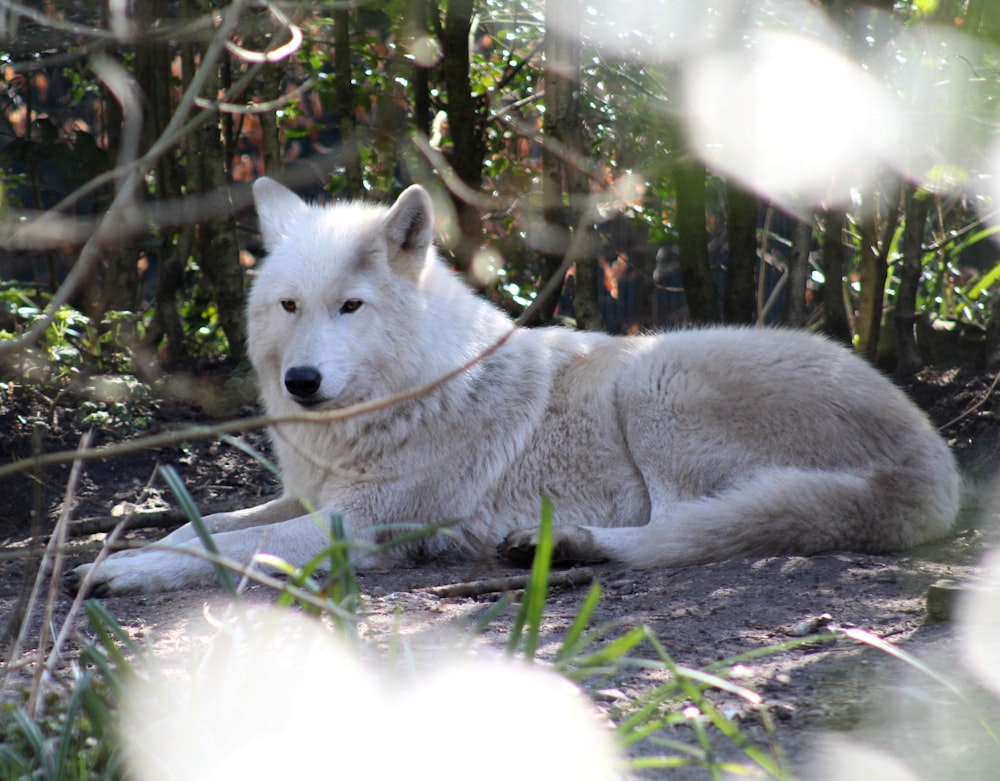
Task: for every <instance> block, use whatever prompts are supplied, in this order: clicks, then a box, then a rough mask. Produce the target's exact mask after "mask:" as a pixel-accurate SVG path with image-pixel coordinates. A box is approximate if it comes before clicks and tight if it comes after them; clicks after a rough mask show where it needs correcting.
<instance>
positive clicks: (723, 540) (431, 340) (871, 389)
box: [73, 179, 959, 593]
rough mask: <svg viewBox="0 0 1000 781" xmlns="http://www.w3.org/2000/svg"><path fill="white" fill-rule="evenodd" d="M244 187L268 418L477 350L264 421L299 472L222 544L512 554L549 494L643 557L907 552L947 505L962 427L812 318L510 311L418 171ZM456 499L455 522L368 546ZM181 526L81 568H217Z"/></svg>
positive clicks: (110, 575) (400, 554) (585, 538)
mask: <svg viewBox="0 0 1000 781" xmlns="http://www.w3.org/2000/svg"><path fill="white" fill-rule="evenodd" d="M254 196H255V198H256V201H257V207H258V212H259V215H260V220H261V229H262V232H263V236H264V240H265V243H266V245H267V248H268V250H269V252H270V256H269V258H268V259H267V260H266V261H265V263H264V265H263V268H262V269H261V271H260V274H259V277H258V279H257V281H256V284H255V285H254V288H253V291H252V292H251V295H250V302H249V307H248V317H249V351H250V357H251V359H252V361H253V364H254V367H255V368H256V371H257V375H258V377H259V381H260V387H261V397H262V399H263V401H264V405H265V407H266V408H267V412H268V413H269V414H271V415H289V414H300V413H302V412H303V411H304V410H317V411H319V410H331V409H337V408H342V407H347V406H349V405H352V404H357V403H360V402H368V401H372V400H375V399H380V398H382V397H385V396H389V395H390V394H395V393H400V392H403V391H408V390H412V389H415V388H420V387H422V386H424V385H427V384H428V383H431V382H432V381H434V380H436V379H438V378H440V377H442V376H443V375H446V374H447V373H448V372H452V371H453V370H455V369H456V368H458V367H461V366H463V365H464V364H466V363H471V364H472V365H471V366H470V368H468V370H467V371H464V372H462V373H460V374H458V375H457V376H456V377H454V378H453V379H451V380H449V381H447V382H445V383H443V384H441V385H440V386H438V387H436V388H434V389H433V390H431V391H429V392H427V393H425V394H423V395H419V396H417V397H414V398H410V399H408V400H406V401H402V402H400V403H397V404H394V405H392V406H388V407H385V408H383V409H379V410H376V411H371V412H367V413H365V414H363V415H358V416H355V417H350V418H348V419H346V420H341V421H337V422H327V423H315V422H296V423H283V424H280V425H277V426H275V428H274V430H273V431H272V438H273V442H274V447H275V451H276V453H277V458H278V462H279V464H280V466H281V470H282V473H283V474H284V477H285V485H286V488H285V492H284V494H283V496H281V498H278V499H276V500H274V501H271V502H268V503H266V504H264V505H261V506H259V507H254V508H251V509H247V510H242V511H239V512H234V513H223V514H218V515H213V516H209V517H208V518H207V519H206V520H207V522H208V525H209V527H210V529H211V530H212V531H213V533H214V535H215V541H216V543H217V545H218V547H219V549H220V551H221V553H222V554H223V555H225V556H228V557H230V558H232V559H236V560H238V561H242V562H244V563H248V562H249V561H250V560H251V558H252V556H253V554H254V553H256V552H266V553H271V554H274V555H276V556H279V557H281V558H283V559H285V560H287V561H289V562H291V563H292V564H295V565H302V564H305V563H306V562H307V561H308V560H309V559H310V558H312V557H313V556H314V555H315V554H316V553H317V552H319V551H321V550H323V549H324V547H325V545H326V540H327V537H326V531H325V530H324V524H325V523H328V519H329V518H330V516H331V515H332V514H333V513H337V512H339V513H343V515H344V517H345V518H346V524H347V530H348V533H349V535H350V537H351V538H352V539H353V540H355V541H357V543H358V545H359V546H360V547H359V553H358V556H357V559H358V561H359V563H360V565H361V566H384V565H390V564H392V563H394V562H397V561H399V560H401V559H404V558H406V557H407V556H408V555H409V556H413V555H414V554H418V553H419V554H420V555H421V556H427V555H431V556H434V555H440V554H444V553H446V552H449V551H458V552H465V553H473V552H481V551H484V550H487V551H488V550H494V549H496V547H497V546H498V545H503V546H504V547H506V549H507V550H508V551H509V552H512V553H515V554H516V553H518V552H523V551H526V550H528V549H530V546H531V542H532V534H533V530H534V528H535V526H536V524H537V520H538V514H539V506H540V497H541V496H542V495H543V494H544V495H547V496H549V497H550V498H551V500H552V504H553V507H554V518H555V525H556V544H557V551H558V552H559V553H560V554H561V555H563V556H565V557H567V558H575V559H579V560H598V559H605V558H609V559H616V560H619V561H622V562H624V563H626V564H629V565H632V566H635V567H660V566H676V565H681V564H692V563H697V562H704V561H709V560H714V559H724V558H727V557H732V556H740V555H769V554H787V553H801V554H809V553H815V552H818V551H824V550H830V549H851V550H858V551H890V550H898V549H901V548H906V547H908V546H911V545H914V544H916V543H919V542H921V541H924V540H928V539H931V538H934V537H938V536H941V535H943V534H945V533H946V532H947V531H948V529H949V527H950V526H951V524H952V522H953V519H954V517H955V514H956V511H957V507H958V497H959V479H958V475H957V472H956V468H955V463H954V460H953V458H952V455H951V453H950V451H949V449H948V447H947V445H946V444H945V443H944V442H943V441H942V440H941V438H940V437H939V436H938V435H937V433H936V432H935V430H934V429H933V428H932V427H931V426H930V424H929V423H928V421H927V419H926V418H925V417H924V415H923V414H922V413H921V412H920V411H919V410H918V409H917V408H916V407H915V406H914V405H913V404H912V403H910V401H909V400H908V399H907V398H906V396H904V395H903V393H901V392H900V391H899V390H898V389H897V388H896V387H894V386H893V385H892V384H891V383H890V382H888V381H887V380H886V379H885V378H883V377H882V376H881V375H880V374H878V373H877V372H876V371H875V370H874V369H872V368H871V367H870V366H868V365H867V364H866V363H865V362H864V361H863V360H861V359H860V358H858V357H856V356H854V355H852V354H851V353H850V352H849V351H848V350H846V349H844V348H842V347H839V346H836V345H834V344H832V343H830V342H828V341H826V340H825V339H823V338H820V337H817V336H812V335H808V334H805V333H800V332H795V331H781V330H765V329H755V330H751V329H732V328H713V329H706V330H691V331H681V332H677V333H670V334H663V335H656V336H639V337H629V338H622V337H612V336H607V335H605V334H598V333H580V332H576V331H570V330H566V329H560V328H541V329H537V330H525V329H520V328H514V326H513V324H512V323H511V321H510V319H509V318H508V317H507V316H506V315H505V314H503V313H502V312H500V311H499V310H498V309H496V308H495V307H493V306H491V305H490V304H488V303H487V302H485V301H483V300H482V299H481V298H479V297H477V296H475V295H474V294H473V293H472V292H471V291H470V290H469V289H468V288H466V287H465V286H464V285H463V284H462V283H461V282H460V281H459V280H458V279H456V278H455V277H454V276H453V275H452V274H451V273H450V272H449V271H448V269H447V268H446V267H445V266H444V264H443V263H442V262H441V261H440V260H439V259H438V258H437V256H436V254H435V252H434V249H433V247H432V242H431V240H432V219H433V217H432V209H431V202H430V199H429V197H428V196H427V194H426V192H425V191H424V190H423V189H421V188H420V187H411V188H410V189H408V190H407V191H406V192H404V193H403V194H402V195H401V196H400V198H399V200H398V201H397V202H396V203H395V205H394V206H393V207H392V208H389V209H386V208H382V207H376V206H370V205H361V204H356V203H355V204H343V205H338V206H330V207H320V206H314V205H307V204H306V203H304V202H303V201H301V200H300V199H299V198H298V197H297V196H296V195H294V194H293V193H292V192H291V191H289V190H287V189H285V188H284V187H282V186H281V185H279V184H277V183H276V182H273V181H270V180H268V179H261V180H260V181H258V182H257V183H256V184H255V186H254ZM505 338H506V340H505V341H503V340H504V339H505ZM500 342H502V343H500ZM498 343H500V344H499V346H497V344H498ZM491 348H495V349H493V350H492V352H489V351H490V349H491ZM483 353H487V354H486V355H485V357H484V358H482V360H480V361H479V362H475V359H476V357H477V356H480V355H481V354H483ZM296 497H301V498H303V499H304V500H306V501H307V502H308V503H309V504H310V505H311V506H313V507H315V508H317V509H318V510H319V511H320V512H319V516H320V519H317V518H316V517H315V516H310V515H307V514H305V510H304V508H303V505H302V504H301V503H300V501H299V499H297V498H296ZM444 520H453V521H455V525H454V526H453V528H452V531H451V533H448V534H442V533H438V534H435V535H432V536H430V537H428V538H426V539H423V540H421V541H420V542H418V543H409V544H405V545H400V546H397V547H395V548H392V549H391V550H389V551H388V552H377V551H375V550H374V548H375V547H376V546H375V545H374V543H383V542H385V541H387V540H389V539H391V538H392V537H394V536H398V535H399V534H401V533H403V532H405V531H409V530H412V528H413V524H430V523H435V522H439V521H444ZM168 545H169V546H173V545H184V546H193V547H196V548H197V547H200V542H199V541H198V540H197V539H196V538H195V534H194V532H193V531H192V530H191V529H190V528H189V527H183V528H181V529H179V530H177V531H176V532H174V533H172V534H170V535H169V536H168V537H166V538H165V539H164V540H163V541H162V543H159V544H156V545H153V546H150V547H149V548H147V549H145V550H142V551H138V552H127V553H120V554H116V555H114V556H111V557H110V558H109V559H108V560H107V561H105V562H104V563H103V564H102V565H101V566H100V568H99V570H98V571H96V572H94V573H93V579H92V585H93V586H94V587H95V589H96V591H97V592H98V593H127V592H140V591H156V590H160V589H171V588H179V587H184V586H192V585H196V584H201V583H206V582H210V581H211V580H212V578H213V571H212V568H211V566H210V565H209V564H208V563H207V562H205V561H204V560H202V559H199V558H197V557H195V556H190V555H182V554H178V553H175V552H170V551H168V550H166V549H165V546H168ZM89 566H91V565H84V567H81V568H78V569H77V570H76V571H75V572H74V574H73V578H74V580H75V582H76V583H77V584H79V582H80V580H81V579H82V578H83V576H84V575H85V574H86V573H87V569H88V567H89Z"/></svg>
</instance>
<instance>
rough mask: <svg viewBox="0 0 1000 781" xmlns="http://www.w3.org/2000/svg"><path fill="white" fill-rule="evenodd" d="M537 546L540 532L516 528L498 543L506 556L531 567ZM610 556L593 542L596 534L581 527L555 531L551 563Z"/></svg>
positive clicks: (565, 564) (591, 561)
mask: <svg viewBox="0 0 1000 781" xmlns="http://www.w3.org/2000/svg"><path fill="white" fill-rule="evenodd" d="M536 547H538V531H537V530H528V529H517V530H515V531H512V532H511V533H510V534H508V535H507V536H506V537H505V538H504V540H503V542H501V543H500V545H498V546H497V551H498V552H499V553H500V555H501V556H503V557H504V558H505V559H507V560H508V561H510V562H511V563H512V564H514V565H515V566H518V567H530V566H531V564H532V562H533V561H534V559H535V548H536ZM607 558H608V557H607V555H606V554H605V553H604V552H603V551H601V550H600V549H599V548H598V547H597V545H596V544H595V542H594V535H593V534H591V533H590V531H589V530H587V529H585V528H584V527H582V526H563V527H561V528H558V529H553V530H552V563H553V564H554V565H556V566H563V567H568V566H572V565H574V564H594V563H596V562H599V561H607Z"/></svg>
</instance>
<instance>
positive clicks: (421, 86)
mask: <svg viewBox="0 0 1000 781" xmlns="http://www.w3.org/2000/svg"><path fill="white" fill-rule="evenodd" d="M428 17H429V8H428V0H410V17H409V26H410V35H411V37H412V38H413V39H414V40H417V39H420V38H425V37H427V36H428V34H429V26H428ZM412 79H413V123H414V124H415V125H416V127H417V130H419V131H420V132H421V133H423V135H424V136H430V134H431V111H432V109H431V85H430V68H429V67H428V64H427V63H421V62H414V64H413V74H412Z"/></svg>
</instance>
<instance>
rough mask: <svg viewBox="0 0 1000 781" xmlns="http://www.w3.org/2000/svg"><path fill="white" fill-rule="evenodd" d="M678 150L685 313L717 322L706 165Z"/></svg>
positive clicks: (679, 235) (676, 181) (676, 168)
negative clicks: (707, 221) (710, 245)
mask: <svg viewBox="0 0 1000 781" xmlns="http://www.w3.org/2000/svg"><path fill="white" fill-rule="evenodd" d="M678 147H679V148H680V145H678ZM677 154H678V160H677V162H676V163H675V164H674V186H675V189H676V191H677V244H678V247H677V249H678V261H679V262H680V267H681V282H682V284H683V285H684V296H685V298H686V299H687V305H688V313H689V314H690V316H691V319H692V320H693V321H694V322H696V323H717V322H719V319H720V318H719V293H718V289H717V288H716V286H715V279H714V277H713V276H712V268H711V264H710V262H709V258H708V243H707V235H708V228H707V226H706V223H705V176H706V171H705V166H703V165H702V164H701V163H700V162H699V161H698V160H696V159H695V158H694V157H692V156H690V155H689V154H687V152H684V151H678V152H677Z"/></svg>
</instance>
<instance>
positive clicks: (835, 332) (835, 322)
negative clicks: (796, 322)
mask: <svg viewBox="0 0 1000 781" xmlns="http://www.w3.org/2000/svg"><path fill="white" fill-rule="evenodd" d="M824 226H825V227H824V232H823V253H822V261H821V263H822V266H823V277H824V279H825V281H824V283H823V331H824V332H825V333H826V334H827V335H828V336H831V337H833V338H834V339H836V340H838V341H840V342H843V343H844V344H846V345H847V346H851V324H850V321H849V320H848V317H847V308H846V307H845V306H844V274H845V273H846V271H847V253H846V251H845V250H844V213H843V212H841V211H838V210H836V209H834V210H831V211H828V212H827V213H826V216H825V218H824Z"/></svg>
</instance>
